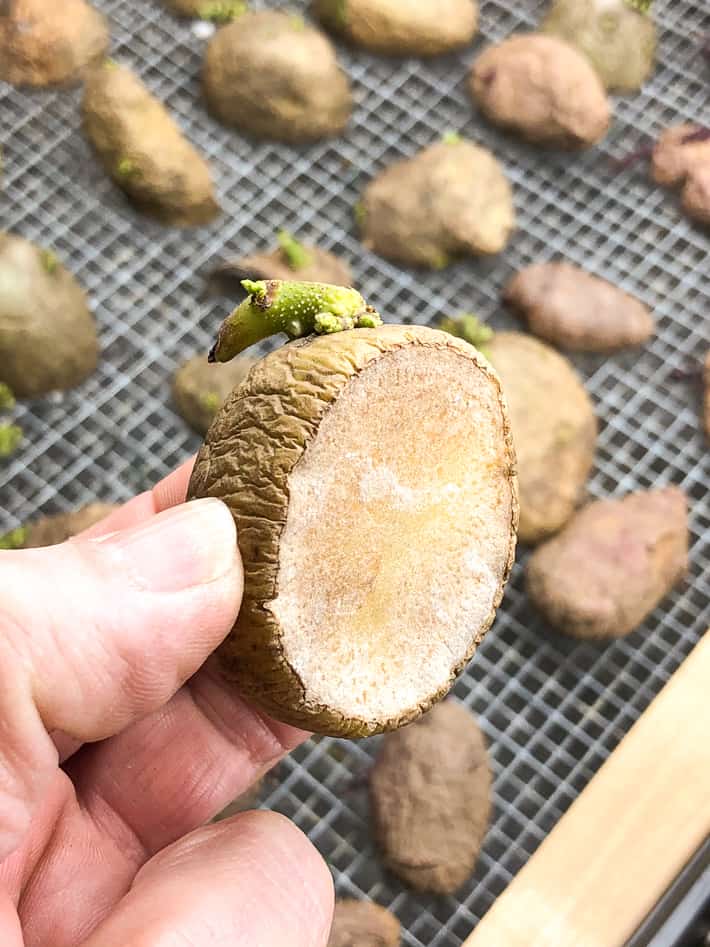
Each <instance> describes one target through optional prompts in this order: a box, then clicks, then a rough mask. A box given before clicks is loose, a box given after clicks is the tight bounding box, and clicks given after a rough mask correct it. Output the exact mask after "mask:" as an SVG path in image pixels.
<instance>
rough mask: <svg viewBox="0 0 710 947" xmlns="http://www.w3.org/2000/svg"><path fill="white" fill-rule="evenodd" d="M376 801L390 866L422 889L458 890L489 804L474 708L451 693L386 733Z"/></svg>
mask: <svg viewBox="0 0 710 947" xmlns="http://www.w3.org/2000/svg"><path fill="white" fill-rule="evenodd" d="M370 801H371V806H372V818H373V821H374V825H375V833H376V835H377V838H378V840H379V843H380V846H381V849H382V853H383V857H384V861H385V864H386V866H387V867H388V868H389V869H390V870H391V871H392V872H394V874H396V875H397V876H398V877H399V878H401V879H402V881H404V882H405V883H406V884H408V885H410V886H411V887H412V888H415V889H416V890H418V891H433V892H436V893H437V894H452V893H453V892H454V891H456V890H457V889H458V888H459V887H460V886H461V885H462V884H463V883H464V882H465V881H466V880H467V879H468V878H469V876H470V875H471V872H472V871H473V869H474V866H475V863H476V859H477V858H478V854H479V851H480V849H481V845H482V843H483V839H484V837H485V834H486V831H487V829H488V822H489V818H490V808H491V771H490V764H489V761H488V750H487V748H486V742H485V739H484V737H483V734H482V733H481V730H480V729H479V727H478V724H477V723H476V721H475V719H474V718H473V716H472V715H471V714H470V713H469V712H468V711H467V710H466V709H465V708H464V707H463V706H462V705H461V704H459V703H457V702H456V701H452V700H446V701H444V702H443V703H441V704H439V705H438V706H436V707H434V709H433V710H430V711H429V713H427V714H425V715H424V716H423V717H421V718H420V719H419V720H417V721H416V722H415V723H413V724H410V726H408V727H405V728H404V729H403V730H399V731H397V732H396V733H391V734H388V735H387V736H386V737H385V739H384V741H383V743H382V749H381V751H380V754H379V756H378V757H377V760H376V761H375V765H374V766H373V768H372V771H371V774H370Z"/></svg>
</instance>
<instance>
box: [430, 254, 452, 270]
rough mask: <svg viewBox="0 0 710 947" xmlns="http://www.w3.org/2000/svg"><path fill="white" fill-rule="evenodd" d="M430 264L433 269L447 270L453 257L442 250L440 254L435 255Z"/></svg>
mask: <svg viewBox="0 0 710 947" xmlns="http://www.w3.org/2000/svg"><path fill="white" fill-rule="evenodd" d="M430 262H431V266H432V269H435V270H445V269H446V267H447V266H448V265H449V263H451V257H450V256H449V255H448V253H444V251H443V250H442V251H441V252H440V253H437V254H435V255H434V256H433V257H432V259H431V261H430Z"/></svg>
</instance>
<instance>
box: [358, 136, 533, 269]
mask: <svg viewBox="0 0 710 947" xmlns="http://www.w3.org/2000/svg"><path fill="white" fill-rule="evenodd" d="M362 206H363V212H364V221H363V225H362V236H363V243H364V245H365V246H366V247H367V248H368V249H370V250H373V251H374V252H375V253H379V254H380V255H381V256H383V257H386V258H387V259H390V260H395V261H396V262H399V263H407V264H410V265H412V266H422V267H429V268H434V269H440V268H441V267H442V266H445V265H446V264H447V263H448V262H450V260H451V259H452V258H453V257H457V256H463V255H469V254H471V255H479V254H482V255H484V254H493V253H499V252H500V251H501V250H502V249H503V248H504V247H505V245H506V243H507V242H508V238H509V237H510V234H511V233H512V231H513V229H514V227H515V210H514V207H513V198H512V191H511V187H510V184H509V183H508V180H507V178H506V177H505V174H504V172H503V169H502V167H501V165H500V164H499V163H498V161H497V160H496V159H495V157H494V156H493V155H492V154H491V152H490V151H487V150H486V149H485V148H480V147H479V146H478V145H475V144H473V142H470V141H459V142H456V143H454V144H448V143H446V142H439V143H437V144H434V145H430V146H429V147H428V148H425V149H424V150H423V151H420V152H419V153H418V154H417V155H415V156H414V157H413V158H405V159H403V160H401V161H396V162H395V163H394V164H391V165H390V166H389V167H388V168H386V169H385V170H384V171H382V172H380V174H379V175H378V176H377V177H376V178H374V180H372V181H371V182H370V184H369V185H368V186H367V188H366V190H365V193H364V195H363V205H362Z"/></svg>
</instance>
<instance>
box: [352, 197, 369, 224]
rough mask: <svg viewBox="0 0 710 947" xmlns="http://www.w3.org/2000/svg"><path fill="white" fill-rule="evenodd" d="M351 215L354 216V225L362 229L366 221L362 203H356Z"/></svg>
mask: <svg viewBox="0 0 710 947" xmlns="http://www.w3.org/2000/svg"><path fill="white" fill-rule="evenodd" d="M353 215H354V216H355V223H356V224H357V225H358V227H364V226H365V221H366V220H367V210H366V208H365V202H364V201H358V202H357V204H356V205H355V206H354V207H353Z"/></svg>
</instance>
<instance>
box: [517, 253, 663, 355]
mask: <svg viewBox="0 0 710 947" xmlns="http://www.w3.org/2000/svg"><path fill="white" fill-rule="evenodd" d="M503 298H504V300H505V301H506V302H507V303H508V304H509V305H511V306H512V307H513V308H515V309H516V310H518V312H520V314H521V315H522V317H523V318H524V319H525V320H526V321H527V323H528V326H529V328H530V331H531V332H533V333H534V334H535V335H537V336H539V338H541V339H545V340H546V341H547V342H550V343H552V344H553V345H558V346H560V347H561V348H565V349H571V350H572V351H574V352H614V351H616V350H617V349H620V348H624V347H625V346H629V345H641V344H642V343H643V342H646V341H648V339H650V338H651V336H652V335H653V332H654V321H653V318H652V316H651V313H650V312H649V311H648V309H647V308H646V306H644V305H643V303H641V302H639V300H638V299H635V298H634V297H633V296H630V295H629V294H628V293H625V292H624V291H623V290H621V289H619V288H618V287H616V286H613V285H612V284H611V283H608V282H607V281H606V280H603V279H600V278H599V277H598V276H592V274H591V273H587V272H585V271H584V270H582V269H580V268H579V267H577V266H572V264H571V263H538V264H535V265H534V266H529V267H527V268H526V269H524V270H521V271H520V272H519V273H518V274H517V275H516V276H514V277H513V279H512V280H511V281H510V282H509V283H508V285H507V286H506V288H505V290H504V293H503Z"/></svg>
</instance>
